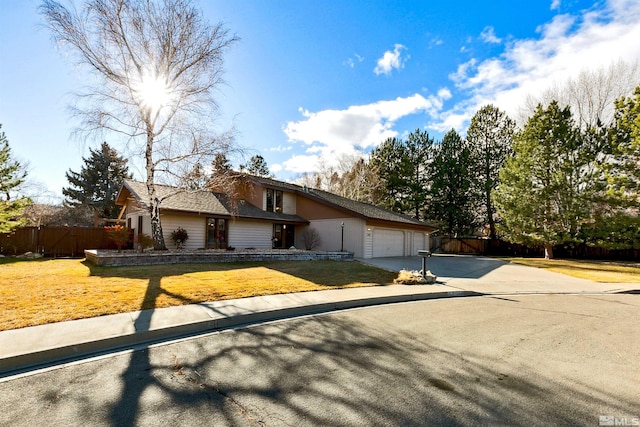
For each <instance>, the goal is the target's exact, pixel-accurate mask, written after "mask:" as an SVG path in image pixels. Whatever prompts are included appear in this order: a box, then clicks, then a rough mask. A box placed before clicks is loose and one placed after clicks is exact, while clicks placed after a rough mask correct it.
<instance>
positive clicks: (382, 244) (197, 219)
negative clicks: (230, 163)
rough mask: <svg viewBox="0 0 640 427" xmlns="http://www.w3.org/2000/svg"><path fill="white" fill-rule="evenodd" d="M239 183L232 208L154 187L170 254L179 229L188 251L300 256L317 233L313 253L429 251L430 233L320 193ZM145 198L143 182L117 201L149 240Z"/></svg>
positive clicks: (207, 195) (214, 197) (265, 182)
mask: <svg viewBox="0 0 640 427" xmlns="http://www.w3.org/2000/svg"><path fill="white" fill-rule="evenodd" d="M242 177H243V179H242V181H243V185H242V190H241V191H240V197H238V198H237V200H235V201H233V200H231V199H229V198H228V197H227V196H225V195H223V194H221V193H215V192H212V191H209V190H198V191H177V189H175V188H173V187H167V186H158V189H157V191H158V194H159V196H160V197H161V199H163V200H162V202H161V204H160V217H161V222H162V228H163V231H164V234H165V240H166V243H167V247H169V248H173V242H172V241H171V239H170V238H169V236H170V235H171V232H172V231H173V230H176V229H177V228H178V227H182V228H183V229H185V230H186V231H187V232H188V234H189V239H188V240H187V241H186V244H185V248H187V249H224V248H227V247H235V248H238V249H242V248H255V249H272V248H283V249H285V248H290V247H292V246H295V247H296V248H301V249H304V248H305V245H304V234H305V231H307V230H309V229H315V230H316V231H317V233H318V235H319V236H320V240H321V242H320V245H319V246H318V247H317V248H316V249H317V250H324V251H339V250H344V251H347V252H353V254H354V257H356V258H377V257H391V256H410V255H417V254H418V250H421V249H427V248H428V247H429V233H431V232H432V231H434V230H435V229H436V228H435V227H434V226H432V225H429V224H427V223H424V222H422V221H418V220H416V219H414V218H411V217H409V216H406V215H401V214H398V213H395V212H391V211H389V210H386V209H382V208H380V207H377V206H374V205H371V204H368V203H362V202H357V201H354V200H350V199H347V198H344V197H341V196H338V195H335V194H332V193H329V192H326V191H321V190H316V189H311V188H307V187H302V186H299V185H295V184H290V183H286V182H282V181H277V180H274V179H270V178H262V177H256V176H251V175H242ZM146 194H147V190H146V186H145V184H144V183H141V182H136V181H129V180H128V181H125V182H124V184H123V186H122V188H121V189H120V192H119V194H118V197H117V201H116V203H117V204H118V205H120V206H123V207H124V212H125V215H126V221H127V226H128V227H129V228H133V229H134V236H137V235H138V234H139V233H145V234H148V235H150V234H151V221H150V216H149V212H148V210H147V209H146V205H145V202H144V201H145V199H146Z"/></svg>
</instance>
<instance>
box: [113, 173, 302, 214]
mask: <svg viewBox="0 0 640 427" xmlns="http://www.w3.org/2000/svg"><path fill="white" fill-rule="evenodd" d="M125 190H126V191H128V192H129V193H130V194H131V195H132V196H133V197H134V198H135V199H136V200H137V201H138V202H139V203H140V205H141V206H143V207H147V205H146V200H147V186H146V184H144V183H142V182H138V181H131V180H125V181H124V183H123V185H122V188H121V189H120V193H119V194H118V197H117V204H119V205H124V204H125V202H126V198H127V197H128V196H127V194H126V193H125ZM156 191H157V193H158V197H160V199H162V201H161V202H160V209H163V210H171V211H180V212H190V213H198V214H209V215H222V216H229V217H238V218H248V219H265V220H275V221H284V222H297V223H308V222H309V221H307V220H306V219H304V218H302V217H300V216H298V215H287V214H281V213H275V212H266V211H263V210H262V209H260V208H258V207H256V206H253V205H252V204H250V203H248V202H246V201H245V200H237V201H236V202H235V203H232V201H231V200H229V198H228V197H227V196H225V195H224V194H221V193H214V192H212V191H209V190H196V191H187V190H180V189H177V188H175V187H170V186H166V185H156Z"/></svg>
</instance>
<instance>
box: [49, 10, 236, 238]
mask: <svg viewBox="0 0 640 427" xmlns="http://www.w3.org/2000/svg"><path fill="white" fill-rule="evenodd" d="M40 10H41V13H42V14H43V15H44V17H45V18H46V21H47V24H48V27H49V28H50V30H51V31H52V34H53V38H54V40H55V41H56V42H57V43H58V44H59V45H60V46H62V47H68V48H71V51H72V52H73V53H75V54H76V58H77V62H78V64H79V65H81V66H83V67H84V68H87V69H88V70H89V72H90V73H91V74H92V76H93V77H94V79H93V80H92V81H91V82H90V83H89V85H88V86H87V88H86V89H85V90H84V92H83V93H80V94H78V103H77V105H76V106H75V107H74V111H75V112H76V113H77V114H78V116H79V117H81V119H82V120H81V128H80V130H81V131H87V132H94V131H106V132H109V133H115V134H119V135H122V136H124V137H125V138H126V140H127V143H128V144H130V146H132V147H133V150H134V151H136V152H138V153H139V154H140V155H141V156H143V158H144V165H145V166H144V167H145V175H146V177H145V182H146V188H147V200H146V206H147V207H148V209H149V213H150V216H151V226H152V235H153V239H154V248H155V249H160V250H164V249H166V245H165V241H164V236H163V232H162V225H161V223H160V210H159V209H160V203H161V202H162V198H161V197H160V195H159V194H158V192H157V191H156V185H157V183H159V181H163V183H166V184H173V185H178V186H180V185H182V184H184V183H185V182H186V180H183V179H182V177H183V176H184V175H185V174H186V172H187V171H191V170H193V167H194V166H195V165H196V164H198V163H200V164H208V163H210V161H211V159H212V158H213V157H214V156H215V154H216V153H221V152H222V153H226V152H228V151H229V150H231V149H232V147H233V138H232V132H227V133H223V134H216V133H215V132H214V131H213V129H212V123H213V122H214V119H215V118H216V117H217V116H218V109H217V105H216V102H215V100H214V98H213V95H214V92H215V90H216V89H217V88H218V87H219V85H220V83H221V73H222V65H223V53H224V51H225V49H226V48H228V47H229V46H231V45H232V44H233V43H234V42H236V40H237V38H236V37H235V36H234V35H231V34H229V32H228V30H227V29H225V27H224V26H223V25H222V24H216V25H211V24H209V23H208V22H207V21H206V19H205V18H204V16H203V15H202V12H201V11H200V10H199V9H197V8H196V7H195V6H194V5H193V2H192V1H191V0H157V1H156V0H86V1H85V2H84V4H83V7H82V9H76V8H75V6H74V5H73V4H69V3H67V5H63V4H62V3H61V2H58V1H54V0H44V2H43V4H42V5H41V7H40Z"/></svg>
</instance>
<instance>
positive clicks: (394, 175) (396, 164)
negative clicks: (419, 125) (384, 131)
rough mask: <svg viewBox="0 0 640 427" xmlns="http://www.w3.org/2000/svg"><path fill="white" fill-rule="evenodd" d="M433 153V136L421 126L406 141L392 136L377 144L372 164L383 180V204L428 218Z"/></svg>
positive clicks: (381, 204) (381, 182)
mask: <svg viewBox="0 0 640 427" xmlns="http://www.w3.org/2000/svg"><path fill="white" fill-rule="evenodd" d="M432 155H433V138H432V137H430V136H429V134H428V133H427V132H422V131H420V130H419V129H417V130H415V131H414V132H412V133H411V134H409V137H408V139H407V140H406V141H403V140H401V139H399V138H388V139H387V140H386V141H384V142H383V143H382V144H380V145H379V146H378V147H376V148H375V149H374V150H373V151H372V152H371V156H370V160H369V163H370V166H371V167H372V168H373V169H374V170H376V171H377V172H378V177H379V179H380V186H379V191H380V198H379V204H380V206H382V207H385V208H387V209H391V210H393V211H395V212H399V213H404V214H410V215H413V216H414V217H416V218H418V219H422V218H424V210H425V206H426V201H427V195H428V191H429V174H428V165H429V162H430V161H431V157H432Z"/></svg>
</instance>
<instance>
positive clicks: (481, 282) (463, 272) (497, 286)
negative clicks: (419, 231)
mask: <svg viewBox="0 0 640 427" xmlns="http://www.w3.org/2000/svg"><path fill="white" fill-rule="evenodd" d="M357 261H360V262H362V263H365V264H369V265H373V266H375V267H379V268H383V269H385V270H390V271H400V270H402V269H405V270H420V269H421V268H422V258H421V257H419V256H413V257H392V258H372V259H357ZM427 270H430V271H431V272H432V273H433V274H435V275H436V276H437V277H438V283H439V284H442V285H447V286H450V287H454V288H459V289H463V290H468V291H474V292H481V293H488V294H491V293H493V294H498V293H507V294H508V293H584V292H586V293H599V292H623V291H629V290H636V289H639V288H640V285H638V284H629V283H598V282H593V281H591V280H584V279H578V278H575V277H571V276H566V275H564V274H559V273H553V272H550V271H547V270H543V269H540V268H534V267H527V266H524V265H518V264H511V263H509V262H506V261H503V260H499V259H495V258H487V257H482V256H473V255H450V254H434V255H433V256H431V258H428V259H427Z"/></svg>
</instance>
